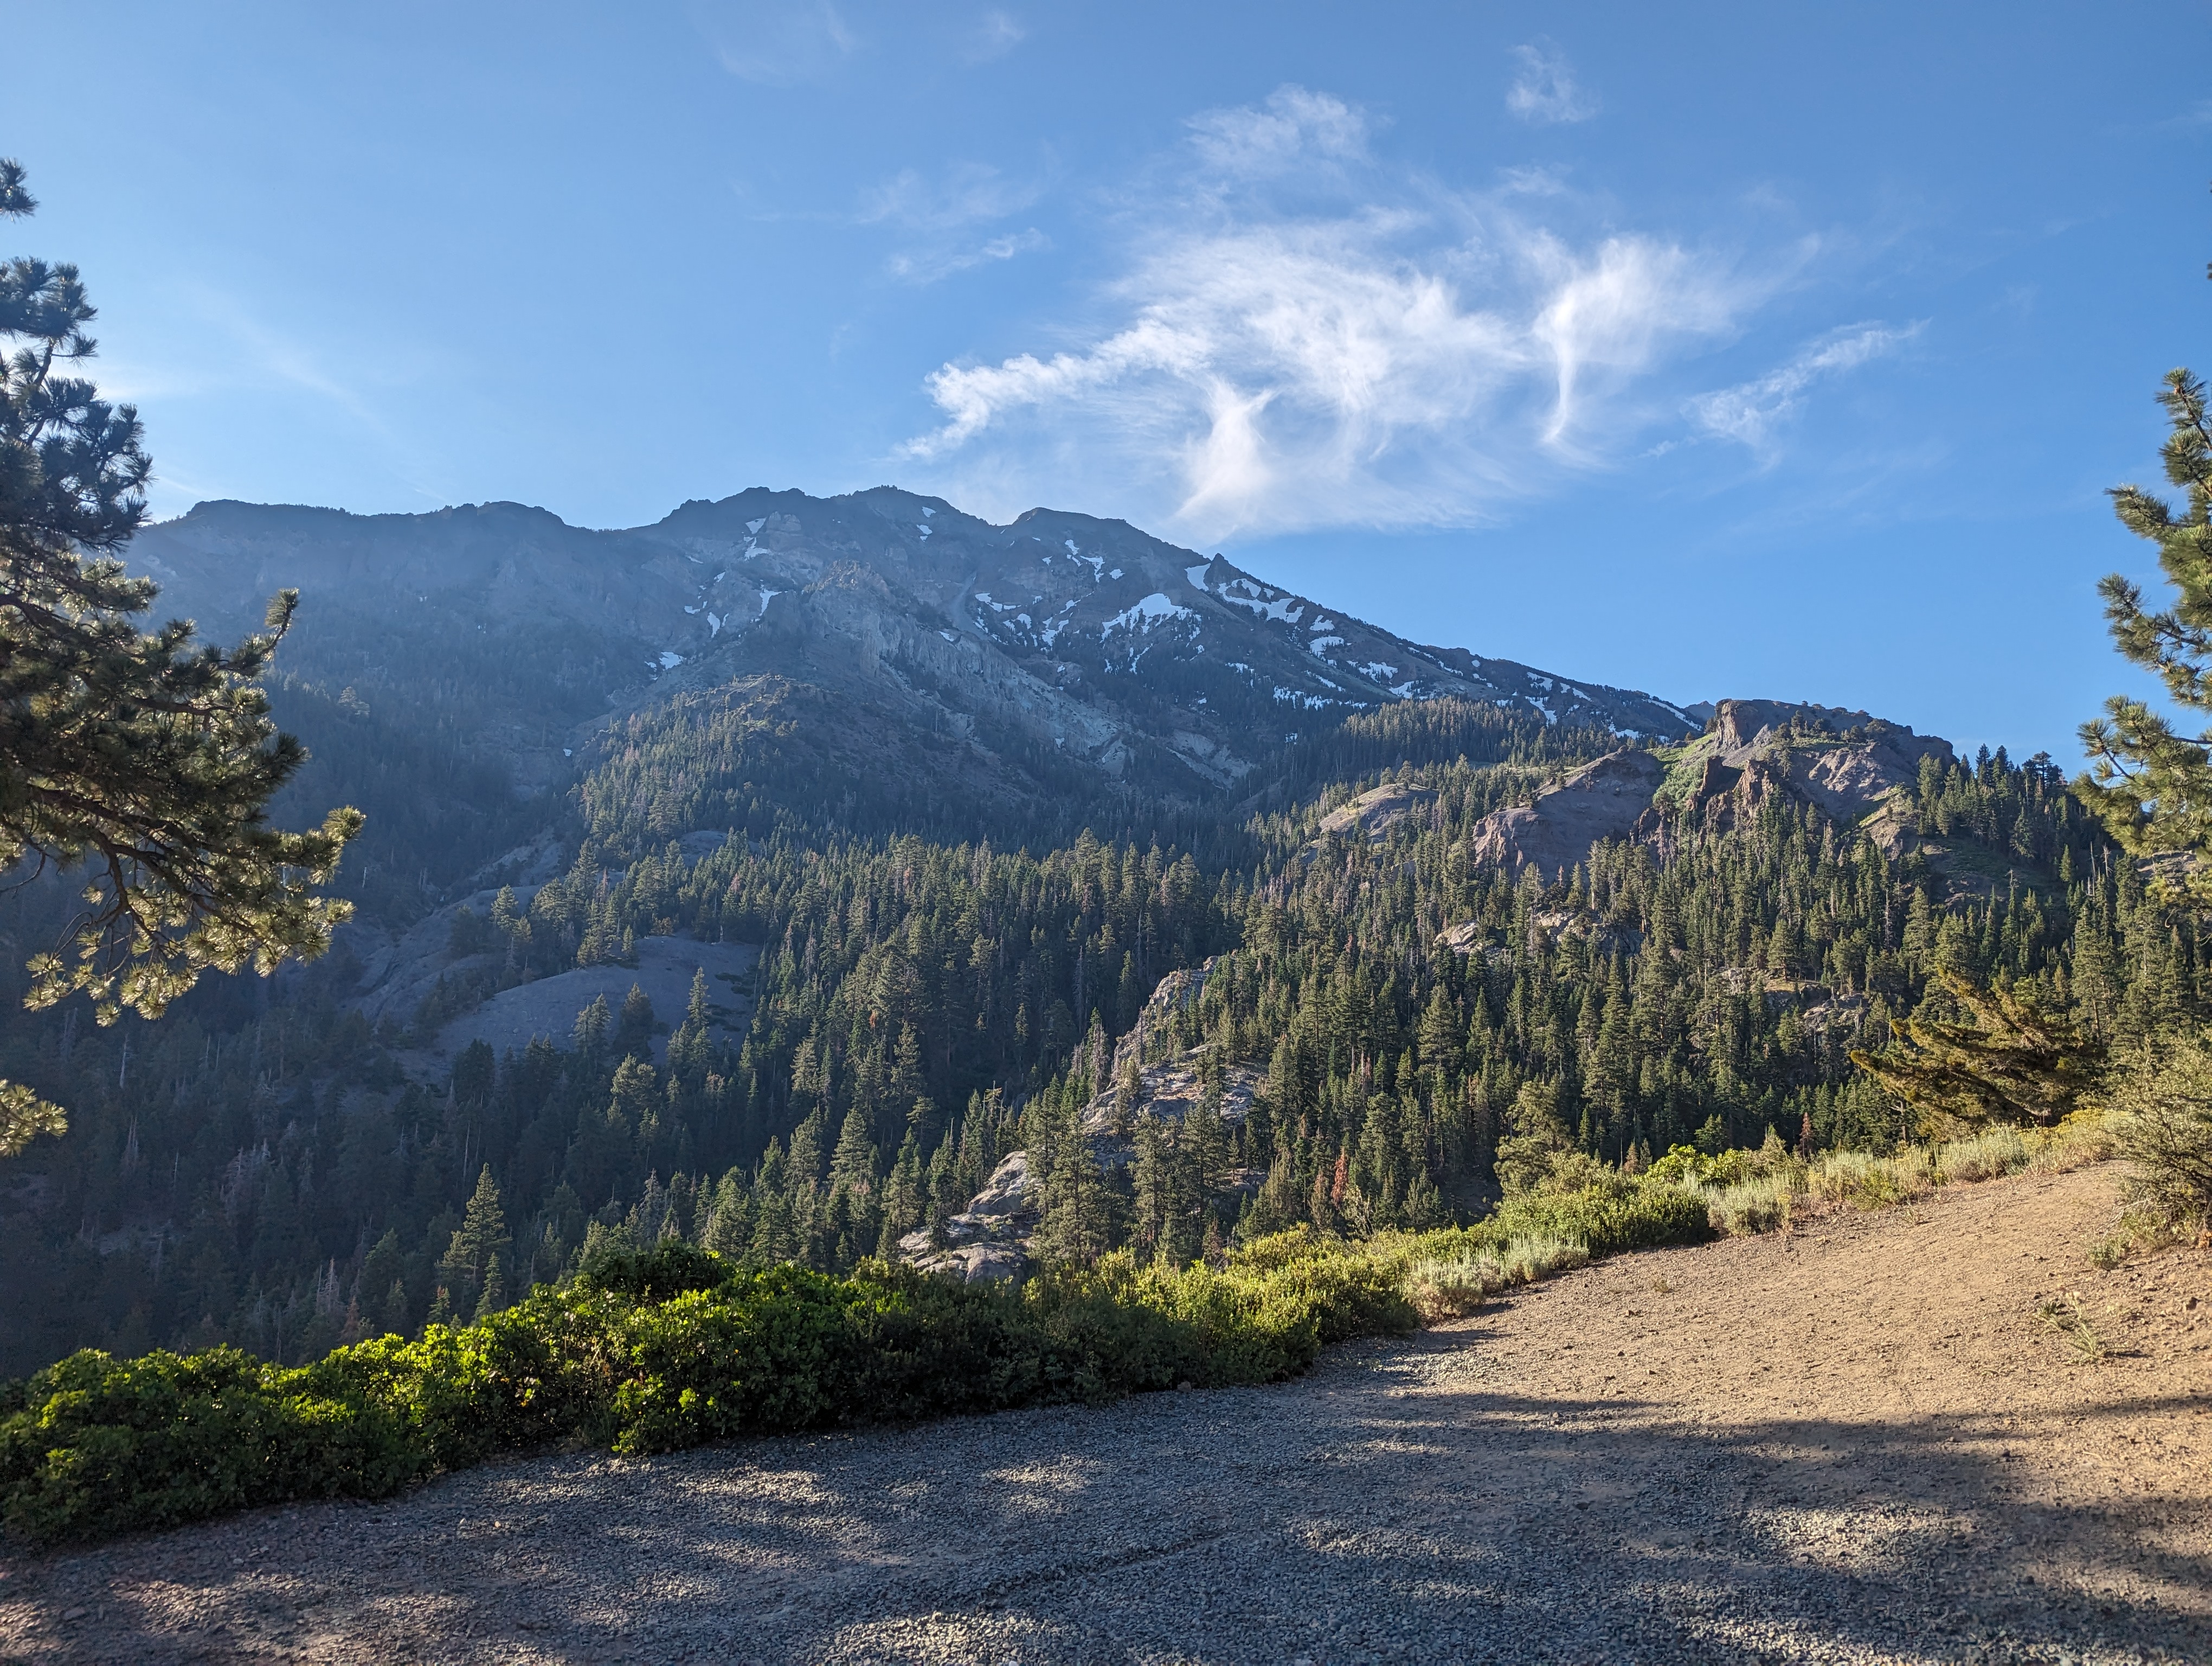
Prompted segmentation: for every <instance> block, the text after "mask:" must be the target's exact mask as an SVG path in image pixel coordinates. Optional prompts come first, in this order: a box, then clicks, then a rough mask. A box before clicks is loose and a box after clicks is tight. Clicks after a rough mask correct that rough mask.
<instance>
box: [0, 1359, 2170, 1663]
mask: <svg viewBox="0 0 2212 1666" xmlns="http://www.w3.org/2000/svg"><path fill="white" fill-rule="evenodd" d="M1474 1340H1475V1339H1474V1337H1473V1336H1471V1335H1469V1334H1468V1333H1467V1332H1461V1333H1458V1334H1456V1335H1452V1336H1450V1337H1449V1338H1443V1337H1428V1336H1424V1337H1417V1338H1413V1339H1411V1340H1409V1341H1406V1342H1403V1343H1398V1344H1392V1345H1369V1346H1365V1347H1358V1348H1353V1349H1348V1350H1346V1351H1344V1353H1342V1354H1340V1355H1339V1356H1336V1357H1334V1358H1333V1359H1331V1360H1329V1361H1327V1362H1325V1363H1324V1365H1323V1366H1322V1369H1321V1370H1320V1371H1317V1372H1316V1375H1315V1376H1314V1377H1310V1378H1308V1379H1306V1380H1304V1381H1303V1382H1300V1383H1292V1384H1288V1385H1285V1386H1282V1387H1279V1388H1274V1389H1250V1390H1230V1391H1222V1392H1217V1393H1210V1394H1181V1395H1151V1396H1146V1397H1145V1398H1142V1399H1139V1400H1133V1401H1129V1402H1122V1403H1121V1404H1120V1405H1117V1406H1113V1407H1109V1408H1103V1409H1100V1410H1091V1411H1081V1410H1058V1411H1043V1412H1026V1413H1014V1414H1003V1415H1000V1416H999V1417H995V1418H982V1419H969V1420H955V1421H951V1422H947V1423H942V1424H935V1425H928V1426H919V1427H913V1428H905V1429H894V1430H876V1431H862V1432H853V1433H848V1434H836V1435H829V1436H823V1437H819V1438H812V1439H779V1440H763V1441H758V1442H748V1443H738V1444H732V1445H731V1446H728V1447H725V1448H720V1449H715V1450H706V1451H700V1452H693V1453H687V1454H681V1455H678V1456H671V1457H667V1458H662V1459H656V1460H653V1461H651V1462H640V1463H630V1464H617V1463H614V1462H611V1461H607V1460H604V1459H599V1458H595V1457H590V1456H572V1457H560V1458H547V1459H539V1460H536V1461H532V1462H525V1463H518V1464H513V1465H508V1466H504V1467H501V1468H490V1469H485V1470H480V1471H475V1472H471V1473H469V1474H461V1475H457V1476H453V1477H451V1478H449V1479H447V1481H442V1482H440V1483H438V1484H437V1485H435V1486H434V1487H429V1488H427V1489H425V1490H424V1491H423V1492H422V1493H417V1494H416V1495H415V1496H414V1497H412V1498H411V1499H405V1500H400V1501H397V1502H395V1503H393V1504H390V1505H382V1506H350V1505H330V1506H313V1507H309V1508H303V1509H296V1510H289V1511H270V1512H263V1513H262V1514H260V1515H258V1516H256V1517H242V1518H239V1519H237V1520H234V1521H232V1522H228V1523H216V1524H211V1525H210V1526H208V1527H204V1528H201V1529H192V1530H190V1531H188V1532H185V1533H179V1534H172V1535H161V1537H159V1538H152V1539H147V1540H141V1541H135V1542H132V1543H128V1544H124V1545H118V1546H115V1547H110V1548H109V1549H107V1550H106V1551H98V1552H92V1553H87V1554H82V1555H78V1556H75V1557H55V1558H48V1559H40V1560H38V1561H36V1562H32V1563H19V1564H17V1565H16V1566H15V1569H14V1570H13V1572H12V1573H11V1574H10V1575H9V1577H8V1578H5V1579H0V1606H4V1605H5V1604H6V1603H8V1602H15V1603H26V1602H27V1603H28V1604H30V1605H31V1606H32V1608H33V1609H35V1610H36V1611H37V1623H36V1624H35V1625H34V1626H33V1627H32V1628H31V1631H30V1633H27V1634H25V1633H19V1638H21V1639H22V1640H21V1641H19V1642H18V1644H17V1645H16V1646H17V1647H18V1649H19V1650H20V1651H21V1655H20V1657H22V1658H27V1659H55V1658H60V1659H70V1658H85V1659H131V1660H143V1661H149V1662H151V1661H164V1660H170V1659H185V1658H191V1657H196V1656H197V1655H199V1654H200V1653H201V1651H205V1653H206V1655H207V1656H208V1657H225V1656H227V1655H228V1654H232V1653H246V1652H252V1651H253V1650H249V1649H248V1648H246V1645H247V1644H248V1643H249V1642H250V1643H251V1644H252V1645H253V1649H255V1650H258V1648H260V1647H262V1646H264V1645H267V1646H270V1647H272V1648H273V1649H274V1651H276V1653H279V1654H283V1653H287V1652H300V1653H312V1654H314V1655H316V1656H317V1657H334V1658H362V1659H371V1658H409V1659H421V1660H442V1659H454V1660H461V1659H474V1658H482V1657H485V1656H486V1655H487V1654H490V1653H502V1652H503V1653H507V1654H510V1655H513V1657H518V1658H557V1659H562V1660H579V1661H581V1660H613V1659H619V1658H629V1659H641V1660H644V1659H651V1660H673V1659H688V1658H697V1659H743V1660H758V1661H806V1662H817V1661H831V1660H858V1661H877V1660H881V1661H903V1660H917V1661H919V1660H925V1659H928V1660H965V1659H977V1660H988V1661H990V1662H993V1663H1000V1662H1006V1661H1010V1660H1011V1661H1019V1662H1021V1663H1023V1666H1042V1663H1047V1662H1057V1661H1084V1662H1091V1661H1132V1662H1133V1661H1157V1660H1163V1659H1175V1660H1188V1661H1205V1662H1222V1663H1231V1662H1235V1663H1246V1662H1250V1663H1262V1662H1267V1663H1273V1662H1291V1661H1297V1660H1300V1659H1304V1660H1307V1661H1309V1662H1311V1663H1313V1666H1322V1663H1336V1662H1351V1661H1366V1660H1437V1661H1445V1660H1449V1661H1498V1662H1511V1663H1534V1662H1577V1663H1582V1662H1613V1661H1634V1662H1645V1661H1648V1662H1697V1663H1714V1666H1750V1663H1753V1662H1772V1661H1800V1660H1802V1661H1808V1662H1810V1661H1823V1662H1826V1661H1852V1662H1857V1661H1882V1660H1897V1661H1904V1662H1916V1663H1917V1662H1923V1661H1933V1660H1946V1661H1948V1660H1978V1659H1986V1660H1990V1661H2016V1660H2045V1659H2049V1660H2057V1659H2061V1658H2075V1659H2081V1660H2083V1661H2099V1662H2119V1661H2127V1660H2136V1659H2142V1660H2151V1661H2185V1660H2204V1659H2212V1633H2208V1631H2207V1629H2206V1628H2205V1626H2204V1625H2203V1621H2202V1620H2199V1619H2197V1618H2195V1617H2193V1616H2191V1615H2190V1614H2181V1613H2178V1612H2175V1611H2173V1610H2172V1608H2169V1607H2168V1606H2166V1602H2165V1601H2164V1600H2161V1599H2163V1598H2167V1597H2170V1596H2172V1595H2174V1594H2179V1595H2180V1596H2182V1597H2183V1598H2184V1599H2186V1598H2187V1596H2188V1594H2189V1593H2191V1592H2202V1591H2203V1590H2212V1522H2207V1521H2206V1520H2205V1519H2203V1511H2202V1507H2201V1505H2197V1503H2195V1502H2193V1501H2191V1502H2187V1503H2182V1502H2178V1501H2175V1500H2171V1499H2161V1498H2160V1497H2157V1496H2153V1495H2149V1494H2142V1495H2139V1496H2138V1497H2136V1499H2135V1500H2134V1501H2133V1502H2132V1503H2130V1504H2129V1505H2125V1506H2124V1507H2114V1508H2103V1509H2099V1510H2096V1511H2077V1510H2072V1509H2069V1508H2068V1507H2066V1505H2064V1504H2063V1502H2060V1501H2057V1500H2055V1499H2053V1498H2051V1496H2050V1495H2049V1493H2048V1490H2047V1487H2045V1488H2044V1489H2040V1490H2039V1489H2038V1488H2037V1487H2035V1486H2033V1484H2032V1483H2031V1481H2029V1480H2028V1479H2027V1477H2026V1476H2025V1474H2024V1471H2025V1469H2026V1468H2027V1466H2026V1465H2025V1464H2023V1463H2021V1462H2017V1461H2015V1459H2014V1458H2012V1457H2011V1456H2008V1449H2007V1447H2006V1444H2005V1441H2006V1438H2007V1434H2006V1431H2005V1429H2004V1427H2003V1426H2002V1421H2001V1420H1991V1419H1979V1420H1972V1419H1968V1420H1961V1419H1946V1420H1909V1421H1891V1422H1885V1423H1881V1424H1878V1425H1869V1424H1857V1425H1847V1424H1844V1423H1840V1422H1835V1421H1830V1420H1822V1419H1818V1418H1804V1419H1784V1420H1765V1421H1746V1422H1742V1423H1739V1424H1735V1425H1732V1426H1729V1427H1727V1428H1726V1429H1724V1430H1718V1431H1716V1430H1712V1429H1710V1428H1707V1429H1700V1428H1696V1427H1690V1426H1683V1425H1680V1424H1666V1423H1662V1422H1658V1421H1656V1420H1655V1419H1656V1416H1657V1415H1658V1413H1657V1408H1654V1407H1652V1406H1650V1404H1648V1403H1646V1402H1638V1401H1636V1400H1633V1399H1629V1398H1614V1397H1611V1396H1604V1397H1598V1396H1592V1397H1585V1398H1581V1399H1574V1400H1563V1399H1552V1398H1545V1399H1532V1398H1525V1397H1516V1396H1513V1395H1503V1394H1492V1393H1483V1392H1477V1391H1470V1390H1467V1389H1444V1388H1441V1387H1438V1386H1435V1385H1432V1384H1430V1383H1427V1382H1425V1365H1426V1362H1427V1361H1428V1360H1429V1359H1431V1356H1434V1355H1437V1354H1440V1353H1444V1352H1447V1351H1453V1352H1456V1351H1459V1350H1462V1349H1464V1348H1465V1347H1468V1344H1469V1343H1470V1341H1474ZM2172 1403H2173V1402H2155V1403H2146V1402H2126V1401H2118V1400H2115V1401H2113V1402H2109V1403H2106V1404H2104V1405H2100V1406H2099V1407H2097V1408H2095V1410H2094V1412H2093V1415H2094V1416H2096V1417H2099V1418H2106V1419H2120V1420H2124V1419H2127V1418H2130V1417H2136V1416H2140V1415H2142V1414H2143V1413H2145V1412H2147V1411H2152V1410H2158V1409H2162V1408H2163V1409H2172ZM379 1519H382V1520H383V1521H384V1522H386V1525H384V1526H381V1527H372V1526H371V1523H373V1522H375V1521H377V1520H379ZM371 1541H374V1544H375V1546H376V1554H364V1552H363V1549H362V1547H363V1545H364V1544H365V1543H369V1542H371ZM248 1547H258V1549H259V1550H260V1552H261V1556H260V1559H259V1560H255V1561H251V1562H250V1563H249V1564H242V1563H241V1561H240V1555H241V1553H242V1552H243V1551H245V1550H246V1549H247V1548H248ZM2054 1552H2062V1553H2063V1560H2064V1561H2065V1563H2066V1564H2067V1566H2070V1567H2072V1568H2074V1569H2075V1570H2076V1571H2077V1572H2078V1571H2081V1570H2100V1569H2101V1570H2104V1571H2105V1572H2104V1573H2103V1574H2101V1575H2098V1576H2096V1577H2093V1578H2090V1579H2089V1580H2088V1582H2087V1584H2084V1583H2083V1582H2082V1581H2081V1580H2080V1579H2075V1580H2073V1581H2071V1582H2069V1584H2066V1585H2065V1586H2064V1588H2062V1589H2052V1588H2051V1586H2050V1585H2049V1584H2046V1583H2045V1578H2046V1572H2047V1570H2048V1568H2049V1566H2050V1563H2051V1558H2052V1556H2053V1554H2054ZM163 1587H166V1591H167V1594H166V1595H165V1594H164V1590H163ZM180 1587H181V1588H186V1589H189V1590H192V1591H193V1592H194V1593H195V1597H194V1602H193V1605H192V1606H193V1608H195V1609H196V1612H197V1621H198V1623H197V1626H196V1628H195V1629H194V1630H193V1631H191V1632H190V1633H179V1632H178V1631H175V1630H173V1629H170V1626H171V1625H173V1623H174V1619H175V1617H176V1616H177V1614H178V1612H179V1609H178V1605H177V1602H176V1598H175V1596H174V1593H175V1591H176V1590H178V1589H179V1588H180ZM73 1608H83V1609H85V1610H87V1612H86V1613H85V1614H83V1615H82V1616H80V1619H79V1620H78V1621H76V1622H74V1623H71V1622H65V1621H64V1620H62V1619H61V1617H60V1616H61V1615H62V1614H64V1612H65V1611H69V1610H70V1609H73ZM288 1639H289V1640H288ZM316 1639H326V1640H330V1639H351V1644H350V1647H351V1650H352V1652H348V1651H347V1650H345V1649H341V1648H337V1647H331V1646H325V1645H318V1643H317V1642H316ZM26 1641H27V1642H28V1643H29V1644H30V1646H29V1647H27V1648H26V1647H24V1646H23V1644H24V1642H26ZM495 1645H496V1646H495Z"/></svg>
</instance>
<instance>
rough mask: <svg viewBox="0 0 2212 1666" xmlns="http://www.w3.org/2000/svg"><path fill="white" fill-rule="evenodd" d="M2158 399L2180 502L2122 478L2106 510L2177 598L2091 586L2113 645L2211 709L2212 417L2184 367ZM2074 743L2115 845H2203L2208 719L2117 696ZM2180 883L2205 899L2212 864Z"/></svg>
mask: <svg viewBox="0 0 2212 1666" xmlns="http://www.w3.org/2000/svg"><path fill="white" fill-rule="evenodd" d="M2158 397H2159V403H2160V404H2162V405H2164V406H2165V407H2166V417H2167V419H2168V421H2169V422H2170V423H2171V424H2172V431H2171V432H2170V433H2169V434H2168V435H2167V436H2166V444H2165V446H2164V447H2162V448H2161V452H2160V455H2161V457H2162V459H2163V461H2164V463H2165V467H2166V478H2167V479H2168V480H2169V481H2171V482H2172V483H2173V484H2174V485H2176V486H2179V487H2180V488H2181V489H2182V490H2183V491H2184V493H2185V495H2186V496H2185V502H2184V504H2183V507H2182V508H2181V509H2180V510H2179V512H2178V513H2177V512H2176V510H2175V509H2174V508H2173V507H2172V505H2171V504H2169V503H2167V502H2166V500H2165V499H2163V498H2161V497H2160V496H2158V495H2157V494H2156V493H2154V492H2149V491H2146V490H2144V489H2142V488H2141V487H2139V486H2133V485H2128V486H2119V487H2116V488H2114V489H2113V490H2112V508H2113V510H2114V512H2115V513H2116V514H2118V516H2119V519H2120V524H2121V525H2122V526H2125V527H2126V528H2127V529H2128V530H2129V531H2130V532H2133V533H2135V534H2136V536H2137V537H2139V538H2147V539H2148V540H2149V541H2150V542H2151V543H2153V544H2156V545H2158V564H2159V569H2160V571H2161V572H2163V573H2164V574H2165V575H2166V582H2167V583H2169V584H2171V585H2172V587H2174V589H2175V591H2176V592H2177V593H2178V598H2177V599H2176V600H2175V602H2174V604H2173V605H2172V607H2171V608H2169V609H2167V610H2166V611H2162V612H2147V611H2144V607H2143V598H2142V587H2141V586H2139V585H2136V584H2135V583H2133V582H2131V581H2130V580H2128V579H2127V578H2125V577H2124V576H2123V575H2120V574H2118V573H2113V574H2110V575H2107V576H2106V578H2105V579H2104V581H2102V582H2101V583H2100V584H2099V586H2098V587H2097V588H2098V593H2100V595H2102V596H2103V597H2104V599H2105V617H2106V622H2107V623H2108V624H2109V625H2110V627H2111V629H2112V641H2113V642H2114V644H2115V645H2116V646H2117V647H2118V649H2119V651H2120V653H2121V654H2122V655H2123V656H2124V657H2125V658H2126V659H2128V660H2131V661H2132V662H2133V663H2135V664H2136V665H2138V666H2142V667H2143V668H2144V669H2145V670H2147V671H2150V672H2155V673H2156V674H2157V676H2158V678H2159V680H2160V682H2161V683H2163V684H2165V685H2166V696H2167V697H2168V698H2169V699H2171V700H2172V702H2173V703H2174V704H2175V705H2176V706H2178V707H2179V708H2181V710H2183V711H2184V712H2186V713H2191V714H2197V715H2198V716H2212V423H2208V417H2207V412H2206V406H2205V397H2204V384H2203V382H2202V381H2200V380H2198V379H2197V378H2196V377H2195V376H2192V375H2191V374H2190V373H2189V372H2188V371H2186V370H2174V371H2172V372H2169V373H2168V374H2167V376H2166V386H2165V389H2164V391H2163V392H2160V394H2159V396H2158ZM2081 745H2082V748H2083V750H2084V751H2087V753H2088V755H2089V757H2090V760H2091V763H2090V767H2089V769H2088V772H2087V774H2085V775H2082V776H2081V779H2080V780H2079V781H2076V782H2075V785H2074V790H2075V793H2076V794H2077V795H2078V796H2079V797H2080V798H2081V801H2082V802H2083V803H2085V804H2087V806H2089V807H2090V808H2091V809H2092V810H2093V811H2094V812H2096V814H2097V816H2098V817H2099V818H2100V820H2102V821H2103V823H2104V824H2105V826H2106V829H2107V830H2109V831H2110V832H2111V834H2112V836H2113V838H2115V839H2117V840H2118V842H2120V844H2121V845H2122V846H2123V847H2124V848H2126V849H2128V850H2130V852H2133V853H2135V854H2138V855H2154V854H2160V853H2164V852H2169V851H2189V852H2194V853H2197V854H2203V853H2205V852H2206V851H2207V850H2208V849H2212V728H2208V729H2205V730H2203V731H2200V732H2199V733H2197V734H2196V735H2193V736H2186V735H2183V734H2179V733H2176V731H2175V730H2174V727H2173V726H2172V724H2171V723H2169V722H2168V721H2166V719H2165V718H2164V717H2162V716H2160V714H2158V713H2156V712H2154V711H2153V710H2152V709H2151V708H2150V707H2149V706H2148V705H2147V704H2146V703H2144V702H2142V701H2140V700H2130V699H2129V698H2127V697H2126V696H2121V695H2115V696H2113V697H2112V699H2110V700H2108V701H2106V702H2105V715H2104V716H2103V717H2101V718H2096V719H2093V720H2092V721H2089V722H2087V723H2085V724H2083V725H2082V726H2081ZM2167 883H2169V884H2171V881H2168V882H2167ZM2184 883H2185V885H2186V888H2187V889H2189V890H2190V891H2193V892H2194V893H2195V894H2196V895H2197V897H2198V899H2199V900H2200V901H2212V871H2207V870H2204V869H2202V868H2199V869H2197V870H2196V871H2195V872H2193V873H2191V875H2190V876H2189V878H2188V879H2186V880H2185V882H2184Z"/></svg>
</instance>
